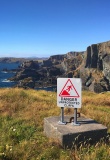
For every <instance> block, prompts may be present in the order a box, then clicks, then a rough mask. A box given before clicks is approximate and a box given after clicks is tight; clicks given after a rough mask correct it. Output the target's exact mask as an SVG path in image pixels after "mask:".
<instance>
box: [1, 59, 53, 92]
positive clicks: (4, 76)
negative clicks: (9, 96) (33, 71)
mask: <svg viewBox="0 0 110 160" xmlns="http://www.w3.org/2000/svg"><path fill="white" fill-rule="evenodd" d="M19 65H20V63H1V62H0V88H10V87H13V86H15V85H16V84H17V82H12V81H9V80H8V78H11V77H13V76H14V75H15V74H16V73H15V72H6V71H3V69H6V68H7V70H12V69H17V68H18V67H19ZM35 90H46V91H56V86H49V87H43V88H42V87H40V88H35Z"/></svg>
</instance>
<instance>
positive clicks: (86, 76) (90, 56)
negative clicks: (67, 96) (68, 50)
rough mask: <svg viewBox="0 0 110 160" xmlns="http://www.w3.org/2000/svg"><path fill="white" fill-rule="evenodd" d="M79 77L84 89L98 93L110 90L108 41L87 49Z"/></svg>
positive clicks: (109, 50)
mask: <svg viewBox="0 0 110 160" xmlns="http://www.w3.org/2000/svg"><path fill="white" fill-rule="evenodd" d="M80 77H81V78H82V82H83V87H84V88H86V89H89V90H91V91H95V92H98V93H99V92H103V91H108V90H110V41H108V42H104V43H98V44H93V45H91V46H88V47H87V50H86V52H85V58H84V62H83V64H82V66H81V67H80Z"/></svg>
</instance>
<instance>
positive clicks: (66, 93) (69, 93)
mask: <svg viewBox="0 0 110 160" xmlns="http://www.w3.org/2000/svg"><path fill="white" fill-rule="evenodd" d="M59 96H60V97H76V98H79V94H78V92H77V90H76V88H75V87H74V85H73V83H72V82H71V80H70V79H68V80H67V82H66V83H65V85H64V87H63V89H62V90H61V92H60V94H59Z"/></svg>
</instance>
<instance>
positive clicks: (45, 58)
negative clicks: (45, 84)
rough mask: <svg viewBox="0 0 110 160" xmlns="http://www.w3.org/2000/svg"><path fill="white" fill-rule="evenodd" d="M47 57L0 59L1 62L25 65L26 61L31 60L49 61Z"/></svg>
mask: <svg viewBox="0 0 110 160" xmlns="http://www.w3.org/2000/svg"><path fill="white" fill-rule="evenodd" d="M47 59H48V58H47V57H41V58H39V57H28V58H27V57H26V58H16V57H2V58H0V62H4V63H23V62H25V61H30V60H37V61H42V60H47Z"/></svg>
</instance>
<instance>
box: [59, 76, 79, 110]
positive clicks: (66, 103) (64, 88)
mask: <svg viewBox="0 0 110 160" xmlns="http://www.w3.org/2000/svg"><path fill="white" fill-rule="evenodd" d="M81 88H82V82H81V79H80V78H57V106H58V107H68V108H81Z"/></svg>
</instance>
